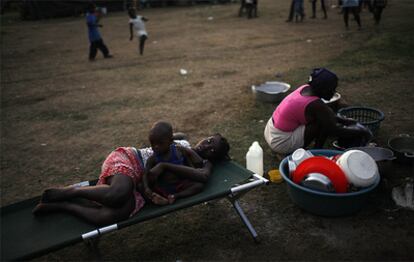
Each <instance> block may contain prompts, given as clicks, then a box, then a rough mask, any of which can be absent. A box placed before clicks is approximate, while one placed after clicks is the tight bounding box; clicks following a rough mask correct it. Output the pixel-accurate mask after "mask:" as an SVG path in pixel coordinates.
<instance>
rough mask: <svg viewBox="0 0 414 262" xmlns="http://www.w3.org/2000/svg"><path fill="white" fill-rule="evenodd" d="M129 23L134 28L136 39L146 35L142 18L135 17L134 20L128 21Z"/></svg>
mask: <svg viewBox="0 0 414 262" xmlns="http://www.w3.org/2000/svg"><path fill="white" fill-rule="evenodd" d="M129 23H130V24H132V25H133V26H134V29H135V31H137V35H138V37H140V36H142V35H147V31H146V30H145V24H144V21H142V16H140V15H137V17H136V18H135V19H132V18H131V19H129Z"/></svg>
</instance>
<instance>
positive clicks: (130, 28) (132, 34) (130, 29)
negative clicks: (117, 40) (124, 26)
mask: <svg viewBox="0 0 414 262" xmlns="http://www.w3.org/2000/svg"><path fill="white" fill-rule="evenodd" d="M132 27H133V25H132V23H129V40H130V41H132V39H133V38H134V32H133V30H132Z"/></svg>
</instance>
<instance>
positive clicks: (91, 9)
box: [86, 2, 96, 13]
mask: <svg viewBox="0 0 414 262" xmlns="http://www.w3.org/2000/svg"><path fill="white" fill-rule="evenodd" d="M86 10H87V11H88V13H94V12H95V10H96V5H95V3H93V2H90V3H89V4H88V7H87V8H86Z"/></svg>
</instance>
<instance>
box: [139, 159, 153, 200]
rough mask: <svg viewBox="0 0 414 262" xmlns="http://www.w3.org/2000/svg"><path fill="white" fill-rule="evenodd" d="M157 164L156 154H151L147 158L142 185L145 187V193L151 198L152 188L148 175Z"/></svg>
mask: <svg viewBox="0 0 414 262" xmlns="http://www.w3.org/2000/svg"><path fill="white" fill-rule="evenodd" d="M154 166H155V158H154V156H150V157H149V158H148V160H147V164H146V166H145V170H144V175H143V176H142V185H143V187H144V188H143V189H144V192H143V193H144V194H145V195H146V197H147V198H149V199H151V196H152V190H151V188H150V186H149V181H148V176H149V174H150V170H151V169H152V168H153V167H154Z"/></svg>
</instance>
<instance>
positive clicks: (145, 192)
mask: <svg viewBox="0 0 414 262" xmlns="http://www.w3.org/2000/svg"><path fill="white" fill-rule="evenodd" d="M144 194H145V196H146V197H147V198H148V199H152V190H151V189H149V188H146V189H145V191H144Z"/></svg>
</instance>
